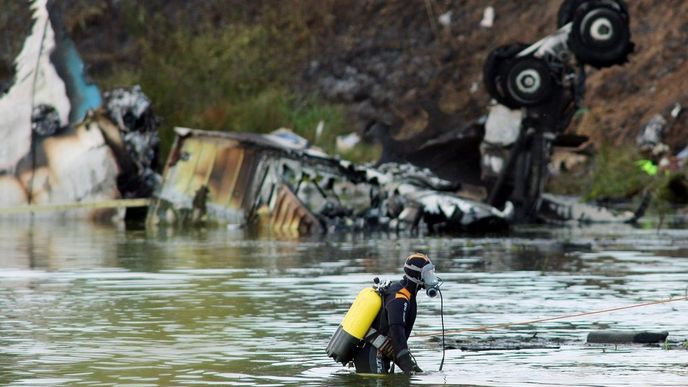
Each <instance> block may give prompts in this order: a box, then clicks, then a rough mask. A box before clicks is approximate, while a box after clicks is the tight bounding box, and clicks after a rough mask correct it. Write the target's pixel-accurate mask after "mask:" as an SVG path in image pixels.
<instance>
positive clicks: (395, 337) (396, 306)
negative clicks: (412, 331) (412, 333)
mask: <svg viewBox="0 0 688 387" xmlns="http://www.w3.org/2000/svg"><path fill="white" fill-rule="evenodd" d="M408 307H409V301H407V300H406V299H404V298H396V299H394V300H392V301H390V302H389V303H388V304H387V315H388V317H389V333H388V335H389V338H390V340H391V341H392V347H393V348H394V362H395V363H396V364H397V365H398V366H399V368H401V370H402V371H404V372H405V373H410V372H414V371H415V372H422V370H421V369H420V367H418V365H416V362H414V361H413V358H412V357H411V353H410V352H409V349H408V342H407V338H406V313H405V312H406V310H407V308H408Z"/></svg>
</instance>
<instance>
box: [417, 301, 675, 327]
mask: <svg viewBox="0 0 688 387" xmlns="http://www.w3.org/2000/svg"><path fill="white" fill-rule="evenodd" d="M676 301H688V290H687V294H686V295H684V296H683V297H678V298H676V297H669V298H666V299H663V300H657V301H648V302H644V303H641V304H633V305H627V306H620V307H616V308H609V309H601V310H595V311H591V312H583V313H574V314H566V315H562V316H555V317H547V318H541V319H535V320H528V321H519V322H510V323H502V324H493V325H483V326H479V327H472V328H459V329H450V330H446V331H444V334H445V335H455V334H459V333H464V332H483V331H488V330H492V329H499V328H508V327H511V326H514V325H530V324H535V323H541V322H546V321H555V320H564V319H569V318H574V317H582V316H590V315H593V314H601V313H609V312H615V311H617V310H624V309H633V308H641V307H645V306H650V305H658V304H666V303H669V302H676ZM438 333H441V332H422V333H418V334H416V335H414V336H416V337H427V336H435V335H437V334H438Z"/></svg>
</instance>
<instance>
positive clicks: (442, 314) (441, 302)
mask: <svg viewBox="0 0 688 387" xmlns="http://www.w3.org/2000/svg"><path fill="white" fill-rule="evenodd" d="M437 291H438V292H439V293H440V320H442V361H441V362H440V371H442V367H444V354H445V346H444V299H443V298H442V291H441V290H439V288H438V289H437Z"/></svg>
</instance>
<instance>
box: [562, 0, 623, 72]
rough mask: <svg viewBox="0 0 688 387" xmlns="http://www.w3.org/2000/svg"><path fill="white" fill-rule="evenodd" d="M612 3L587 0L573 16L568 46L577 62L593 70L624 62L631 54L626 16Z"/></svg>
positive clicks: (601, 0) (614, 2) (603, 0)
mask: <svg viewBox="0 0 688 387" xmlns="http://www.w3.org/2000/svg"><path fill="white" fill-rule="evenodd" d="M622 9H623V8H622V7H621V6H620V5H618V3H617V2H616V1H605V0H590V1H586V2H584V3H583V4H581V5H580V6H579V7H578V8H576V11H575V13H574V15H573V24H572V26H571V33H570V34H569V39H568V44H569V47H570V49H571V51H572V52H573V53H574V55H575V56H576V58H577V59H578V61H579V62H581V63H584V64H588V65H591V66H593V67H597V68H603V67H610V66H613V65H617V64H619V65H620V64H624V63H626V62H628V55H629V54H630V53H631V52H633V47H634V45H633V43H632V42H631V32H630V28H629V20H628V19H629V18H628V14H627V13H626V12H624V11H622Z"/></svg>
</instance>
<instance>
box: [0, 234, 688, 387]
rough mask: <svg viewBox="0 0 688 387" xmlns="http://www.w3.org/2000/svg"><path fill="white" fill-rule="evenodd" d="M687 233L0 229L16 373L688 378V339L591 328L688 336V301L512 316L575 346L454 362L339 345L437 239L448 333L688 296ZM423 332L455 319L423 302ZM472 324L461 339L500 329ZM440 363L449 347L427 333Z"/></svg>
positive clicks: (84, 377) (532, 380)
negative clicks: (405, 363) (360, 354)
mask: <svg viewBox="0 0 688 387" xmlns="http://www.w3.org/2000/svg"><path fill="white" fill-rule="evenodd" d="M686 236H688V235H687V233H686V232H685V231H683V230H667V231H663V232H662V233H659V234H658V233H657V232H656V231H655V230H642V229H633V228H624V229H604V230H595V229H557V230H543V229H538V228H532V229H529V228H524V229H522V230H518V231H517V232H514V233H513V234H512V235H510V236H508V237H504V238H490V237H483V238H475V237H470V238H440V237H428V238H426V237H417V238H404V237H398V236H395V235H386V234H383V235H356V234H348V235H341V236H329V237H328V238H325V239H323V240H319V239H316V238H313V239H288V238H277V237H265V236H255V235H247V234H244V233H243V232H242V231H240V230H239V231H237V230H225V229H198V230H191V231H183V232H182V231H174V230H158V231H144V230H139V231H126V230H123V229H117V228H111V227H103V226H94V225H90V224H85V223H59V222H58V223H53V224H48V223H40V224H38V223H36V224H33V225H31V224H28V223H27V224H0V244H1V245H2V247H3V249H2V251H3V255H2V261H0V284H1V286H0V310H1V311H2V312H1V315H0V332H1V333H0V384H2V385H13V384H16V385H20V384H30V385H41V384H44V385H59V384H63V385H77V384H99V385H125V384H136V385H194V384H210V383H221V384H231V385H323V384H330V385H348V386H360V385H365V386H387V385H395V386H396V385H407V384H410V383H413V384H445V383H449V384H455V383H465V384H474V385H495V386H504V385H532V384H543V383H544V384H547V385H585V384H590V385H595V384H598V385H599V384H608V382H609V380H612V379H613V380H614V381H615V382H618V383H619V384H631V385H633V384H635V385H647V384H653V385H684V384H685V380H687V379H686V377H687V376H688V375H687V373H688V370H687V369H686V367H685V364H686V360H688V356H687V353H688V352H686V351H662V350H660V349H657V348H633V349H632V350H630V351H629V350H623V351H622V350H616V351H615V350H609V349H606V350H605V351H602V350H601V349H600V348H594V347H588V346H585V345H583V343H582V338H583V337H584V336H585V334H586V333H587V331H588V330H590V329H600V328H618V329H656V330H668V331H670V333H671V336H670V338H671V337H673V338H677V339H680V338H686V336H688V330H687V329H686V327H685V324H684V322H685V319H686V314H685V310H686V308H688V305H686V304H684V303H674V304H666V305H657V306H653V307H649V308H646V309H636V310H630V311H623V312H618V313H614V314H605V315H599V316H594V317H589V318H579V319H573V320H566V321H555V322H549V323H543V324H537V325H527V326H514V327H512V328H510V329H504V330H497V331H494V332H490V333H489V335H490V336H493V337H500V336H502V337H516V336H522V335H532V334H533V333H535V332H537V333H538V334H539V335H546V336H548V337H551V338H556V339H559V340H562V341H563V342H564V343H566V345H564V346H562V348H561V349H559V350H526V351H497V352H479V353H471V352H461V351H459V350H450V351H448V353H447V362H446V364H445V367H444V371H442V372H437V371H433V372H428V373H426V374H422V375H416V376H414V377H413V378H412V379H410V380H409V379H408V378H405V377H404V376H401V375H397V376H394V377H387V378H383V377H375V376H361V375H355V374H352V373H351V371H350V370H347V369H344V368H342V367H340V366H338V365H337V364H335V363H334V362H333V361H332V360H331V359H329V358H326V357H325V354H324V347H325V345H326V343H327V340H328V339H329V336H330V334H331V333H332V331H333V330H334V327H335V326H336V325H337V324H338V323H339V322H340V320H341V318H342V316H343V313H344V312H345V311H346V309H347V308H348V305H349V303H350V302H351V300H352V299H353V297H354V295H355V294H356V293H357V292H358V290H359V289H360V288H361V287H363V286H367V285H368V284H370V281H371V279H372V277H373V276H376V275H380V276H382V277H384V278H387V279H396V278H398V277H400V272H401V271H400V266H401V263H402V262H403V260H404V257H405V255H406V254H407V253H408V252H409V251H411V250H414V249H423V250H425V251H428V252H429V254H430V255H431V256H432V257H433V258H434V261H435V263H436V265H437V266H438V269H439V270H440V271H441V275H442V277H443V279H444V280H445V285H444V288H443V293H444V294H445V297H446V298H445V310H444V312H445V321H446V324H447V326H448V327H450V328H461V327H471V326H480V325H487V324H498V323H505V322H513V321H525V320H529V319H536V318H543V317H551V316H555V315H561V314H570V313H579V312H582V311H588V310H595V309H603V308H609V307H615V306H623V305H628V304H631V303H635V302H638V301H642V300H649V299H659V298H665V297H668V296H669V295H682V294H683V292H684V289H685V284H686V283H687V282H688V281H687V280H688V257H687V255H686V254H685V253H686V252H688V238H686ZM419 311H420V315H419V317H418V322H417V325H416V333H418V334H420V333H423V332H426V333H427V332H434V331H436V330H437V329H438V328H439V318H438V316H439V312H440V310H439V302H438V301H437V300H436V299H433V300H430V299H427V298H425V297H421V299H420V306H419ZM472 335H477V336H471V334H466V335H463V336H460V337H461V338H463V339H470V338H471V337H480V338H482V337H484V336H483V335H485V334H472ZM412 347H413V348H415V349H416V350H415V354H416V357H417V358H418V361H419V362H420V364H421V365H422V366H423V368H425V369H426V370H436V369H437V366H438V364H439V360H440V358H441V352H440V351H439V347H438V344H437V341H434V340H430V339H428V338H426V337H420V336H418V337H415V338H412Z"/></svg>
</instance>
